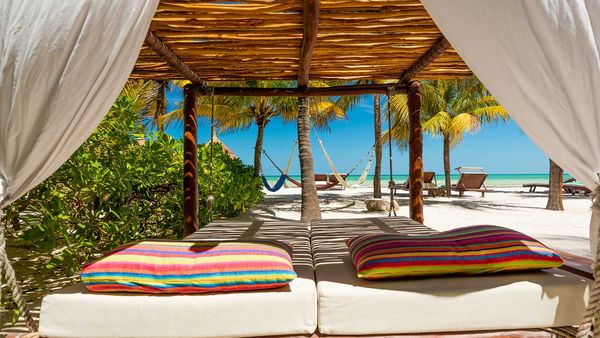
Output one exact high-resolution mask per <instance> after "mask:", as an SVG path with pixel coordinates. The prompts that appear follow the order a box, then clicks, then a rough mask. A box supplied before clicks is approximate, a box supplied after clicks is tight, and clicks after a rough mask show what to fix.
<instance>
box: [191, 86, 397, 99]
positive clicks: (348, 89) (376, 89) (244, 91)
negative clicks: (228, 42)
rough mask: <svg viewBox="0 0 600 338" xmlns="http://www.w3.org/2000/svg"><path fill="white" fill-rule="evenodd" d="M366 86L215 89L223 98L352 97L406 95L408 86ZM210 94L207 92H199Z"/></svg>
mask: <svg viewBox="0 0 600 338" xmlns="http://www.w3.org/2000/svg"><path fill="white" fill-rule="evenodd" d="M391 86H392V87H390V85H389V84H365V85H352V86H332V87H317V88H248V87H214V93H215V95H223V96H297V97H311V96H350V95H366V94H387V93H388V92H390V89H391V92H392V93H406V92H407V91H408V87H407V86H406V85H391ZM199 91H200V92H201V93H203V94H205V95H206V94H208V92H207V91H206V90H203V89H200V90H199Z"/></svg>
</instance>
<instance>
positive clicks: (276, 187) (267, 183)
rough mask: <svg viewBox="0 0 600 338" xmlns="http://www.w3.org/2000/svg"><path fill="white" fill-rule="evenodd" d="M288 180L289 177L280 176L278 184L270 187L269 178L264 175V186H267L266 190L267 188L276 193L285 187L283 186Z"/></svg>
mask: <svg viewBox="0 0 600 338" xmlns="http://www.w3.org/2000/svg"><path fill="white" fill-rule="evenodd" d="M286 179H287V175H281V176H279V179H278V180H277V182H275V184H274V185H273V186H271V185H269V181H267V178H266V177H265V175H262V181H263V184H264V185H265V188H267V190H269V191H270V192H276V191H277V190H279V189H281V188H282V187H283V185H284V184H285V180H286Z"/></svg>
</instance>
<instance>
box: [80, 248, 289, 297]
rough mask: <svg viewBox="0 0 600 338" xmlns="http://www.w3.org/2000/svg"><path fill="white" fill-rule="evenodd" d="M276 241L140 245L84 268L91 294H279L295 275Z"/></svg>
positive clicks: (117, 252)
mask: <svg viewBox="0 0 600 338" xmlns="http://www.w3.org/2000/svg"><path fill="white" fill-rule="evenodd" d="M291 255H292V248H291V246H290V245H288V244H285V243H281V242H277V241H254V240H253V241H155V240H151V241H142V242H138V243H133V244H128V245H124V246H121V247H118V248H116V249H114V250H112V251H111V252H109V253H108V254H106V255H105V256H104V257H102V258H100V259H99V260H97V261H95V262H92V263H89V264H87V265H85V266H84V267H83V269H82V272H81V280H82V281H83V284H84V285H85V287H86V288H87V289H88V290H90V291H96V292H143V293H202V292H223V291H246V290H260V289H271V288H277V287H280V286H283V285H286V284H288V283H289V282H291V281H292V280H293V279H294V278H296V273H295V271H294V268H293V267H292V259H291Z"/></svg>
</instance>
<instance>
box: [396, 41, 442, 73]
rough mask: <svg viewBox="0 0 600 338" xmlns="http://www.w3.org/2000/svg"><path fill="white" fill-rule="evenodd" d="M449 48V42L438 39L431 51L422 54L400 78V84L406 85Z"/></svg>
mask: <svg viewBox="0 0 600 338" xmlns="http://www.w3.org/2000/svg"><path fill="white" fill-rule="evenodd" d="M448 48H450V42H448V40H446V38H445V37H442V38H441V39H439V40H438V41H437V42H436V43H435V44H433V46H432V47H431V49H429V50H428V51H427V52H426V53H425V54H423V55H422V56H421V57H420V58H419V59H418V60H417V61H416V62H415V63H414V64H413V65H412V66H410V67H409V68H408V69H407V70H406V71H404V73H402V75H401V76H400V83H407V82H408V81H410V80H411V79H412V78H414V77H415V76H417V75H418V74H419V73H420V72H421V71H422V70H423V69H425V67H427V66H428V65H429V64H430V63H432V62H433V60H435V59H436V58H437V57H438V56H440V55H442V54H444V53H445V52H446V50H447V49H448Z"/></svg>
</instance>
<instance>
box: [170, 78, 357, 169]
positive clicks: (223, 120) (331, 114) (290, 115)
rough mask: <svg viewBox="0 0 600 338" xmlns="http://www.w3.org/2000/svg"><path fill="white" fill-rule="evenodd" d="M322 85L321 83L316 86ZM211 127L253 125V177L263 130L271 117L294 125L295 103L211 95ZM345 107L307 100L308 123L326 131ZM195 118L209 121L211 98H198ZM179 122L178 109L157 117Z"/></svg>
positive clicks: (269, 84) (260, 84)
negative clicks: (254, 133) (330, 122)
mask: <svg viewBox="0 0 600 338" xmlns="http://www.w3.org/2000/svg"><path fill="white" fill-rule="evenodd" d="M319 84H320V85H321V86H325V85H326V84H324V83H318V84H317V85H319ZM220 85H221V86H230V87H233V86H239V87H253V88H273V87H275V88H286V87H291V86H293V83H292V82H291V81H245V82H232V83H226V84H223V83H222V84H220ZM214 109H215V126H216V128H217V129H218V131H219V132H235V131H240V130H247V129H248V128H250V127H251V126H252V125H256V127H257V129H258V132H257V135H256V143H255V146H254V175H255V176H258V175H259V174H260V170H261V168H262V164H261V159H262V156H261V154H262V149H263V139H264V132H265V128H266V127H267V125H268V124H269V122H270V121H271V120H272V119H273V118H276V117H277V118H281V119H282V120H283V121H284V122H295V121H296V119H297V116H298V104H297V99H296V98H295V97H254V96H253V97H241V96H230V97H227V96H215V97H214ZM346 109H347V105H345V101H343V100H342V99H340V98H338V99H337V100H332V99H329V98H314V99H311V100H310V110H311V112H312V113H311V118H312V123H313V125H314V126H315V127H317V128H321V129H328V128H329V127H328V123H329V121H331V120H332V119H339V118H345V116H346V115H345V112H346ZM196 110H197V114H198V115H199V116H203V117H205V118H209V117H210V115H211V112H212V98H211V97H210V96H201V97H199V98H198V102H197V103H196ZM182 119H183V111H182V109H181V108H179V109H176V110H173V111H171V112H169V113H167V114H166V115H165V116H163V117H162V118H161V121H162V124H165V125H167V124H169V123H173V122H176V121H181V120H182Z"/></svg>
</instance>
